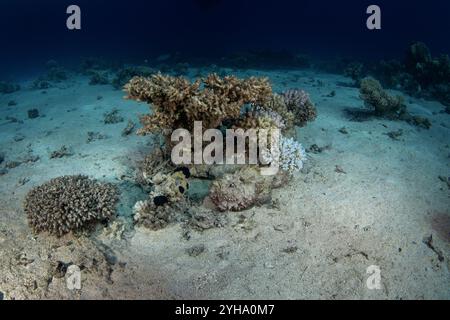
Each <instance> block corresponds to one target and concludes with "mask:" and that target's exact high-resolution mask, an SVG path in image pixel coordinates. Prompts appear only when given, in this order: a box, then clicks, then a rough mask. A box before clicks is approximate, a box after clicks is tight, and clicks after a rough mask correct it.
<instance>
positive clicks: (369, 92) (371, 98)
mask: <svg viewBox="0 0 450 320" xmlns="http://www.w3.org/2000/svg"><path fill="white" fill-rule="evenodd" d="M360 94H361V99H363V100H364V103H365V104H366V106H368V107H370V108H372V109H373V110H374V112H375V114H376V115H378V116H385V117H389V118H398V117H399V116H400V115H402V114H403V113H405V111H406V106H405V104H404V101H403V97H401V96H395V97H394V96H391V95H389V94H388V93H387V92H386V91H385V90H383V87H382V86H381V84H380V82H378V81H377V80H375V79H373V78H365V79H363V80H362V81H361V88H360Z"/></svg>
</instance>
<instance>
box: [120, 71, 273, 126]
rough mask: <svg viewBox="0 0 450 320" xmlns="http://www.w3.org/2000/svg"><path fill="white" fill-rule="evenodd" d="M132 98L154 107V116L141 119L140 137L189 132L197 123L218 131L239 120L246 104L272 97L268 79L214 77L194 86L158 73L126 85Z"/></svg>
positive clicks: (194, 83)
mask: <svg viewBox="0 0 450 320" xmlns="http://www.w3.org/2000/svg"><path fill="white" fill-rule="evenodd" d="M125 91H126V92H127V94H128V98H129V99H133V100H137V101H145V102H147V103H149V104H152V105H153V107H154V114H152V115H144V116H143V117H141V122H142V124H143V126H144V127H143V128H142V129H141V130H140V131H139V133H141V134H146V133H155V132H157V133H160V132H161V131H163V130H164V129H167V130H173V129H176V128H186V129H190V128H192V127H193V125H194V121H203V125H204V127H206V128H217V127H218V126H220V125H221V124H222V122H223V121H225V120H227V119H235V118H238V117H239V115H240V112H241V108H242V106H243V105H245V104H250V103H251V104H259V105H262V104H264V103H266V102H267V101H268V100H269V99H270V97H271V96H272V89H271V86H270V84H269V81H268V80H267V79H265V78H253V77H252V78H249V79H244V80H242V79H238V78H236V77H233V76H227V77H224V78H220V77H219V76H217V75H216V74H211V75H209V76H208V77H206V78H204V79H199V80H197V81H195V82H193V83H191V82H189V81H188V80H187V79H184V78H182V77H172V76H165V75H162V74H156V75H153V76H151V77H150V78H142V77H135V78H133V79H132V80H131V81H130V82H129V83H128V84H127V85H126V86H125Z"/></svg>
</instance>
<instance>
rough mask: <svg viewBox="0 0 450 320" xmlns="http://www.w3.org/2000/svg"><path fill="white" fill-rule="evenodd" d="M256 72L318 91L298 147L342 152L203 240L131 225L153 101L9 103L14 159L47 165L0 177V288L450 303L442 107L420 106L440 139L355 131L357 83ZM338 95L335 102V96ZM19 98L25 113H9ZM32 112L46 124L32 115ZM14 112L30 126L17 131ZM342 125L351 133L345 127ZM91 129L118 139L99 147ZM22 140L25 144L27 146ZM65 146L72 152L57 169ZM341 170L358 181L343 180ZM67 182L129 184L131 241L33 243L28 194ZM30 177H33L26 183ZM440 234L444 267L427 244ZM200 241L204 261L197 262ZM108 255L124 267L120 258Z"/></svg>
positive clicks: (81, 93) (107, 98) (111, 98)
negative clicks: (115, 120)
mask: <svg viewBox="0 0 450 320" xmlns="http://www.w3.org/2000/svg"><path fill="white" fill-rule="evenodd" d="M252 74H259V75H267V76H269V77H270V78H271V80H272V82H273V85H274V90H275V91H282V90H284V89H286V88H295V87H300V88H302V89H305V90H306V91H308V92H310V93H311V97H312V99H313V101H314V102H315V103H316V105H317V108H318V113H319V116H318V118H317V120H316V121H315V122H312V123H310V124H309V125H308V126H307V127H306V128H302V129H299V130H298V139H299V140H300V141H301V142H302V143H303V144H304V146H305V147H309V146H310V145H312V144H317V145H318V146H320V147H323V146H328V145H329V146H330V148H329V149H328V150H325V151H323V152H322V153H320V154H312V153H310V161H308V165H307V168H306V169H305V170H304V171H305V172H303V173H299V174H297V175H296V177H295V179H294V180H293V181H292V182H291V183H290V184H289V185H288V186H286V187H285V188H282V189H278V190H276V191H275V192H274V204H273V205H266V206H262V207H256V208H252V209H250V210H247V211H244V212H240V213H228V214H227V215H228V217H229V220H230V221H229V224H228V225H227V226H226V227H224V228H221V229H211V230H206V231H204V232H202V233H199V232H195V231H193V232H192V233H191V238H190V240H185V239H184V238H183V237H182V228H181V225H180V224H174V225H172V226H170V227H168V228H166V229H163V230H160V231H157V232H154V231H149V230H145V229H141V228H136V229H134V227H133V226H132V225H131V223H130V221H131V219H130V215H131V208H132V205H133V204H134V202H135V201H136V200H138V199H142V197H145V194H142V193H141V192H140V191H139V189H138V188H137V187H136V186H133V185H132V183H131V182H130V181H131V180H132V178H133V168H132V167H133V164H134V162H135V161H136V160H137V159H139V158H140V157H142V155H143V154H145V153H147V152H148V151H149V150H150V148H151V146H150V144H151V137H139V136H135V135H131V136H128V137H122V136H121V130H122V129H123V128H124V127H125V126H126V124H127V121H128V119H132V120H133V121H135V122H138V120H137V116H138V114H139V113H146V112H147V110H148V108H147V106H146V105H145V104H138V103H135V102H131V101H125V100H123V99H122V96H123V93H122V92H120V91H114V90H113V89H112V87H111V86H89V85H88V79H87V78H82V77H80V78H74V79H72V80H70V81H68V82H67V83H64V87H62V88H53V89H48V90H47V94H42V93H41V91H32V90H27V89H24V90H22V91H19V92H17V93H14V94H9V95H0V119H1V120H0V131H1V139H0V152H4V153H5V154H6V159H5V162H8V161H14V160H17V159H19V160H20V159H22V158H24V157H26V156H27V154H29V150H32V151H31V154H32V155H37V156H39V157H40V160H39V161H37V162H34V163H28V164H22V165H20V166H19V167H17V168H14V169H9V170H8V173H7V174H5V175H2V176H0V192H1V193H0V194H1V196H0V292H2V293H4V295H5V298H8V299H13V298H15V299H23V298H106V299H110V298H113V299H117V298H194V299H195V298H229V299H240V298H245V299H256V298H263V299H449V298H450V270H449V269H450V263H449V261H450V260H449V259H450V243H449V242H448V240H445V239H444V238H443V237H442V236H440V235H439V233H438V232H436V230H434V229H433V228H432V225H431V223H430V219H432V217H433V215H435V214H436V213H442V214H447V215H449V214H450V212H449V208H450V194H449V189H448V187H447V185H446V184H445V183H443V182H441V181H440V180H439V179H438V176H446V177H447V176H449V169H450V161H449V160H450V158H449V157H450V117H449V115H448V114H443V113H439V111H441V110H443V106H441V105H440V104H438V103H434V102H426V101H422V100H416V99H413V98H408V100H407V101H409V102H410V103H409V110H410V111H411V112H413V113H415V114H420V115H423V116H426V117H428V118H430V119H431V121H432V123H433V127H432V128H431V129H430V130H423V129H417V128H415V127H412V126H410V125H408V124H407V123H403V122H392V121H387V120H379V119H373V120H369V121H365V122H351V121H349V120H348V116H347V115H346V114H345V113H344V109H345V108H348V107H352V108H362V106H363V103H362V101H361V100H360V99H359V97H358V90H357V89H355V88H349V87H342V86H339V84H340V83H342V82H349V80H348V79H346V78H344V77H340V76H335V75H328V74H317V73H313V72H284V71H283V72H278V73H277V72H252ZM238 75H239V76H246V75H248V74H243V73H241V74H238ZM312 78H314V80H315V81H312V80H311V79H312ZM317 80H321V82H322V83H323V85H317ZM332 90H335V91H336V97H334V98H328V97H325V95H327V94H329V93H330V92H331V91H332ZM99 95H101V96H102V97H103V98H102V99H101V100H97V96H99ZM10 100H15V101H17V103H18V105H17V106H13V107H7V103H8V101H10ZM31 108H38V109H39V111H40V113H41V115H45V117H39V118H37V119H27V110H28V109H31ZM113 108H118V109H119V110H120V115H121V116H123V117H124V118H125V121H124V122H122V123H119V124H111V125H104V124H103V113H105V112H109V111H111V110H112V109H113ZM67 110H69V111H70V112H67ZM6 116H14V117H16V118H17V119H19V120H23V123H8V121H7V120H5V117H6ZM344 126H345V127H346V129H347V131H348V134H343V133H340V132H339V131H338V130H339V129H340V128H342V127H344ZM398 129H403V131H404V133H403V135H402V136H401V137H400V140H399V141H395V140H393V139H391V138H389V137H388V136H387V135H386V133H387V132H389V131H395V130H398ZM48 131H51V133H48ZM88 131H94V132H100V133H102V134H105V135H107V139H104V140H98V141H94V142H91V143H89V144H87V143H86V139H87V132H88ZM18 134H21V135H23V136H24V139H23V140H22V141H19V142H15V141H14V137H15V136H16V135H18ZM62 145H66V146H68V147H70V150H71V151H72V152H73V155H72V156H70V157H65V158H62V159H49V154H50V152H51V151H54V150H57V149H59V148H60V147H61V146H62ZM336 165H338V166H340V167H341V168H342V169H343V170H344V171H345V172H346V173H338V172H336V171H335V166H336ZM3 166H4V164H2V167H3ZM67 174H86V175H89V176H90V177H93V178H97V179H100V180H102V181H111V182H117V183H121V189H122V198H123V200H122V203H121V205H120V214H121V215H122V216H124V218H121V219H119V221H124V224H125V229H126V230H125V232H124V233H123V235H122V237H120V233H119V236H118V237H111V236H108V235H105V233H104V232H107V231H111V227H109V228H107V229H106V230H104V231H103V233H102V232H100V231H99V232H97V233H95V234H94V235H92V236H91V237H90V238H81V239H75V240H74V238H71V237H70V236H69V237H65V238H63V239H55V238H52V237H48V236H45V235H39V236H33V235H32V233H31V231H30V229H29V228H28V226H27V221H26V215H25V213H24V211H23V209H22V201H23V198H24V196H25V195H26V193H27V192H28V190H29V189H30V188H31V187H33V186H35V185H38V184H41V183H43V182H45V181H47V180H49V179H50V178H54V177H57V176H60V175H67ZM24 178H27V179H29V180H28V181H26V180H22V183H23V182H24V181H25V183H24V184H23V185H22V183H20V181H21V179H24ZM430 234H432V235H433V245H434V247H435V248H437V250H440V251H441V252H442V253H443V256H444V261H442V262H441V261H439V260H438V256H437V254H436V253H435V252H434V251H433V250H431V249H430V248H429V247H428V246H427V245H425V244H424V243H423V241H422V240H423V238H424V237H426V236H429V235H430ZM199 244H203V245H204V246H205V251H204V252H203V253H201V254H200V255H198V256H196V257H192V256H189V255H188V254H187V253H186V250H187V249H188V248H190V247H192V246H194V245H199ZM286 249H288V250H286ZM286 251H288V252H286ZM105 256H107V257H112V256H115V257H116V258H117V260H116V261H112V262H111V261H109V262H108V261H107V260H108V259H106V258H105ZM109 260H111V259H109ZM56 261H63V262H65V263H75V264H78V265H80V264H81V265H83V266H85V269H83V271H82V278H83V287H82V290H80V291H76V292H72V291H70V290H68V289H67V288H66V286H65V282H64V278H61V279H58V278H56V277H55V275H54V264H55V262H56ZM370 265H377V266H379V267H380V269H381V276H382V282H381V283H382V289H381V290H369V289H368V288H367V286H366V279H367V277H368V274H366V269H367V267H369V266H370Z"/></svg>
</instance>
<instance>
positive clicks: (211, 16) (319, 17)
mask: <svg viewBox="0 0 450 320" xmlns="http://www.w3.org/2000/svg"><path fill="white" fill-rule="evenodd" d="M70 4H77V5H79V6H80V7H81V9H82V28H83V29H82V30H81V31H75V32H74V31H68V30H67V29H66V27H65V21H66V18H67V15H66V13H65V11H66V8H67V6H68V5H70ZM370 4H378V5H380V6H381V8H382V14H383V16H382V18H383V20H382V23H383V29H382V30H381V31H375V32H373V31H368V30H367V29H366V27H365V21H366V17H367V15H366V14H365V11H366V8H367V6H368V5H370ZM449 31H450V1H446V0H428V1H418V0H411V1H405V0H398V1H394V0H382V1H381V0H370V1H367V0H345V1H338V0H276V1H275V0H273V1H268V0H266V1H264V0H260V1H257V0H209V1H208V0H126V1H114V0H90V1H87V0H71V1H66V0H53V1H51V0H45V1H44V0H41V1H39V0H34V1H32V0H28V1H26V0H1V2H0V39H1V49H0V68H1V69H0V78H1V75H2V70H3V72H5V74H6V72H7V71H8V70H11V69H13V68H16V69H18V68H19V67H21V68H31V67H32V66H34V65H36V64H37V63H42V62H43V61H46V60H48V59H50V58H53V59H58V60H63V61H64V60H68V59H69V58H77V57H80V56H92V55H100V56H104V57H124V58H126V59H146V58H151V57H154V56H157V55H159V54H161V53H168V52H175V51H178V52H181V53H183V54H190V55H192V56H197V57H198V56H209V57H221V56H223V55H224V54H226V53H228V52H232V51H236V50H245V49H252V48H256V49H263V48H264V49H267V48H269V49H270V48H271V49H275V50H279V49H288V50H292V51H296V52H304V53H308V54H311V55H313V56H317V57H318V56H328V57H330V56H333V55H345V56H349V57H375V58H377V57H395V56H397V57H400V56H401V54H402V53H403V52H404V50H405V49H406V47H407V46H408V44H409V43H410V42H412V41H415V40H421V41H424V42H426V43H427V44H428V45H429V47H430V48H431V49H432V51H433V52H434V53H435V54H436V55H437V54H439V53H449V52H450V41H449V40H448V39H449V38H450V37H449Z"/></svg>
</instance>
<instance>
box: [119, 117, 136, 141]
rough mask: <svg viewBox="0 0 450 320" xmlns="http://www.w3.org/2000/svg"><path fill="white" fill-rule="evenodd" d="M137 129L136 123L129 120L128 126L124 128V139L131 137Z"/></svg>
mask: <svg viewBox="0 0 450 320" xmlns="http://www.w3.org/2000/svg"><path fill="white" fill-rule="evenodd" d="M135 127H136V123H134V122H133V121H131V120H128V124H127V126H126V127H125V128H123V130H122V137H126V136H128V135H130V134H131V133H132V132H133V131H134V128H135Z"/></svg>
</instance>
